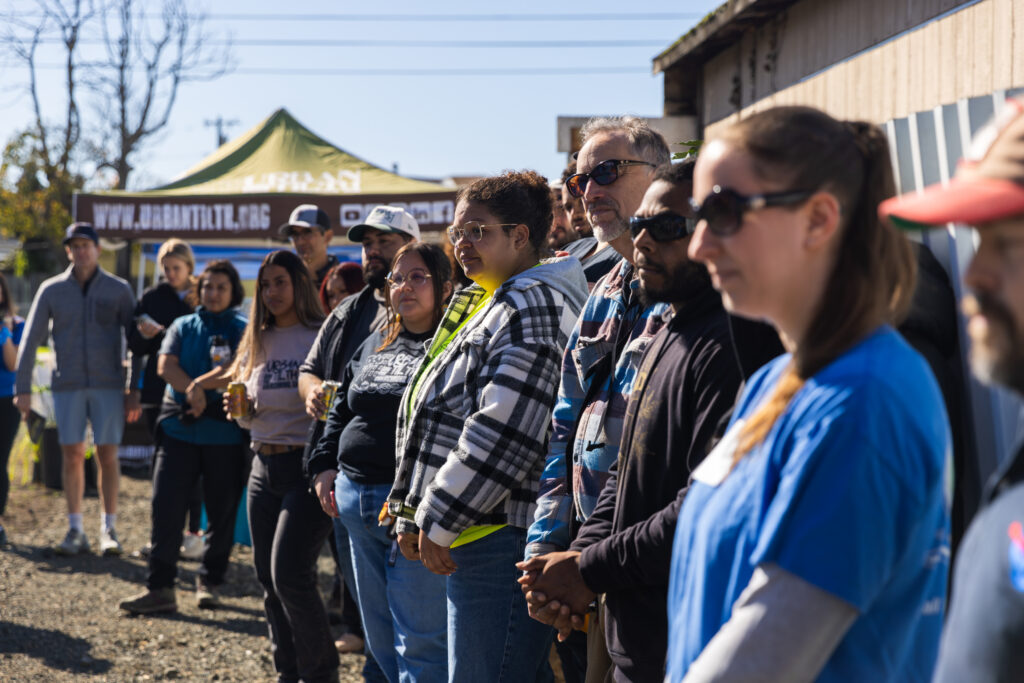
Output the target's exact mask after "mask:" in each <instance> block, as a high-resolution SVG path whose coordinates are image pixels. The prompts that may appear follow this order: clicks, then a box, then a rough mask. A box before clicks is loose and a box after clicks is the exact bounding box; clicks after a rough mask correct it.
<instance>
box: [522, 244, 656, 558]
mask: <svg viewBox="0 0 1024 683" xmlns="http://www.w3.org/2000/svg"><path fill="white" fill-rule="evenodd" d="M633 275H634V270H633V266H632V265H630V263H629V262H628V261H625V260H624V261H623V262H622V263H621V264H620V265H619V266H618V267H617V268H615V269H614V270H612V271H611V272H609V273H608V274H607V275H605V276H604V277H603V278H602V279H601V280H599V281H598V282H597V284H596V285H595V286H594V290H593V292H591V294H590V296H589V297H588V298H587V302H586V303H585V304H584V306H583V312H582V313H581V314H580V319H579V321H578V322H577V323H576V327H575V328H574V329H573V331H572V335H571V336H570V337H569V345H568V347H567V348H566V350H565V355H564V356H563V359H562V380H561V384H560V385H559V387H558V401H557V402H556V403H555V409H554V414H553V416H552V420H551V422H552V427H553V428H552V433H551V442H550V443H549V444H548V454H547V461H546V462H545V464H544V472H543V474H541V479H540V497H539V499H538V500H537V508H536V511H535V513H534V520H533V524H531V525H530V530H529V533H528V535H527V546H526V557H527V558H529V557H533V556H535V555H542V554H544V553H548V552H553V551H556V550H565V549H566V548H568V547H569V544H570V543H571V542H572V538H571V537H570V535H571V534H570V528H569V522H570V515H573V514H575V515H576V518H577V519H578V520H579V521H585V520H586V519H587V517H589V516H590V513H591V512H593V510H594V506H595V505H596V504H597V498H598V496H599V495H600V494H601V491H602V489H604V485H605V482H606V481H608V476H609V475H608V472H609V470H610V469H611V466H612V465H613V464H614V463H615V462H616V460H617V459H618V455H619V442H620V441H621V439H622V421H623V418H624V417H625V415H626V404H627V402H628V401H629V394H630V393H631V392H632V390H633V383H634V382H635V381H636V374H637V369H638V368H639V365H640V358H641V357H642V356H643V353H644V349H646V348H647V344H648V343H649V342H650V340H651V338H652V337H653V336H654V335H655V334H657V333H658V331H659V330H660V329H661V328H662V327H664V326H665V321H664V317H665V313H667V312H669V311H670V308H669V306H668V304H663V303H657V304H653V305H651V306H646V307H644V306H643V304H641V303H640V301H639V297H638V296H637V289H638V288H639V281H637V280H636V279H634V277H633ZM627 288H628V289H627ZM627 292H628V296H627ZM624 319H628V320H629V321H631V322H632V325H631V328H630V329H629V330H624V329H623V328H622V325H623V320H624ZM622 334H628V337H627V338H626V339H625V340H620V335H622ZM617 342H619V343H620V345H621V346H622V349H621V351H620V352H619V353H618V356H617V357H616V358H615V370H614V376H612V375H608V374H605V376H604V378H603V381H602V384H601V386H599V387H592V386H591V384H592V382H593V381H595V378H594V374H593V370H594V367H595V366H596V365H598V364H599V363H600V362H601V361H602V360H603V359H605V358H606V357H607V356H608V355H609V354H611V353H613V352H614V349H615V347H616V343H617ZM588 395H589V396H590V398H589V400H587V402H586V404H584V401H585V399H587V396H588ZM577 422H578V423H579V425H578V426H577ZM574 427H576V435H575V438H574V439H573V441H572V443H571V444H570V443H569V438H570V437H571V436H572V433H573V428H574ZM566 452H568V453H569V454H570V455H571V457H572V463H573V473H572V476H573V494H572V496H571V497H570V495H569V491H567V490H566V477H565V463H566Z"/></svg>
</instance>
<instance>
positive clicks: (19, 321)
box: [0, 316, 25, 398]
mask: <svg viewBox="0 0 1024 683" xmlns="http://www.w3.org/2000/svg"><path fill="white" fill-rule="evenodd" d="M24 331H25V319H24V318H19V317H17V316H15V318H14V329H13V330H9V329H7V326H6V325H3V326H0V346H3V345H4V344H6V343H7V338H8V337H13V339H14V344H15V346H17V345H18V344H20V343H21V333H22V332H24ZM16 374H17V373H16V372H15V371H14V370H8V369H7V366H6V365H4V363H3V361H2V360H0V397H4V398H7V397H8V396H14V393H15V392H14V376H15V375H16Z"/></svg>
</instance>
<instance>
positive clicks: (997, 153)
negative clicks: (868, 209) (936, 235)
mask: <svg viewBox="0 0 1024 683" xmlns="http://www.w3.org/2000/svg"><path fill="white" fill-rule="evenodd" d="M1017 214H1024V102H1022V101H1020V100H1013V99H1011V100H1007V101H1006V105H1005V106H1004V107H1003V108H1002V109H1001V110H1000V111H999V113H998V114H997V115H996V116H995V118H993V119H992V121H991V122H989V123H988V125H986V126H985V127H984V128H982V129H981V130H979V131H978V132H977V134H975V136H974V139H973V140H972V141H971V146H970V149H969V150H968V152H967V155H966V156H965V157H964V158H963V159H961V160H960V163H959V164H958V165H957V171H956V175H955V176H954V177H953V179H952V180H951V181H950V182H949V184H947V185H941V184H936V185H931V186H929V187H927V188H925V190H924V191H923V192H920V193H908V194H905V195H901V196H899V197H893V198H891V199H887V200H885V201H884V202H882V203H881V204H879V205H878V215H879V216H881V217H882V218H883V219H888V220H889V222H891V223H892V224H893V225H894V226H896V227H897V228H902V229H904V230H923V229H927V228H930V227H933V226H936V225H945V224H946V223H967V224H969V225H978V224H979V223H987V222H989V221H994V220H998V219H1000V218H1006V217H1008V216H1015V215H1017Z"/></svg>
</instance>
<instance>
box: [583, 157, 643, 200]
mask: <svg viewBox="0 0 1024 683" xmlns="http://www.w3.org/2000/svg"><path fill="white" fill-rule="evenodd" d="M627 166H651V167H654V164H652V163H650V162H648V161H633V160H629V159H625V160H623V159H609V160H608V161H602V162H601V163H599V164H598V165H597V166H595V167H594V168H593V169H592V170H591V171H590V173H577V174H575V175H571V176H569V177H568V178H567V179H566V181H565V186H566V187H567V188H569V194H571V195H572V196H573V197H582V196H583V193H584V192H586V191H587V183H589V182H590V181H591V180H593V181H594V182H595V183H597V184H598V185H611V184H612V183H614V182H615V181H616V180H618V179H619V175H620V174H621V173H622V169H623V168H625V167H627Z"/></svg>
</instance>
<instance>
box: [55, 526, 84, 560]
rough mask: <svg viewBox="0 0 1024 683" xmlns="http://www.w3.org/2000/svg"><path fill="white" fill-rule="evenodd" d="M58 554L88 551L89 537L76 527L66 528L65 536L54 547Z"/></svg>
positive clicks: (76, 553) (75, 553) (74, 553)
mask: <svg viewBox="0 0 1024 683" xmlns="http://www.w3.org/2000/svg"><path fill="white" fill-rule="evenodd" d="M54 552H56V553H57V554H58V555H78V554H81V553H87V552H89V539H87V538H86V537H85V534H84V533H82V532H81V531H79V530H78V529H68V533H67V536H65V537H64V540H63V541H61V543H60V545H58V546H57V547H56V548H54Z"/></svg>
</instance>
